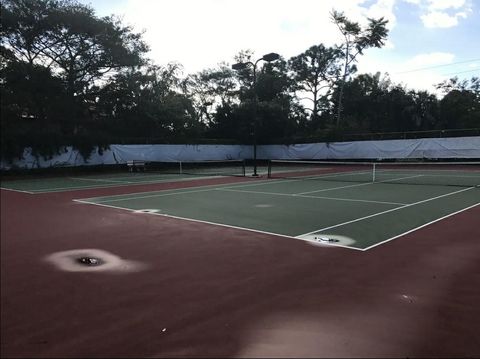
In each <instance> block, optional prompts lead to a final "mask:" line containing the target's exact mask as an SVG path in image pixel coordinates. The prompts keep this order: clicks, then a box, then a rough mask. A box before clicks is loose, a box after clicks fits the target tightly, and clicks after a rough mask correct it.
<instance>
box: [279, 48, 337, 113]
mask: <svg viewBox="0 0 480 359" xmlns="http://www.w3.org/2000/svg"><path fill="white" fill-rule="evenodd" d="M340 55H341V52H340V51H339V50H338V49H336V48H327V47H325V46H324V45H323V44H320V45H315V46H312V47H310V48H309V49H308V50H306V51H305V52H304V53H302V54H300V55H298V56H294V57H292V58H291V59H290V60H289V62H288V64H289V68H290V71H291V73H292V80H293V82H294V85H293V89H294V91H296V92H299V91H300V92H302V93H305V94H306V96H307V97H302V98H300V100H304V99H306V100H309V101H311V102H312V108H307V109H308V110H309V111H310V112H311V115H310V120H311V121H314V120H315V119H317V118H318V116H319V112H320V111H322V110H325V109H327V108H328V101H329V98H330V95H331V92H332V90H333V86H334V84H335V80H336V79H338V77H339V74H340V66H339V59H340ZM322 104H323V106H322Z"/></svg>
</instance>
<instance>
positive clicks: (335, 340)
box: [1, 161, 480, 357]
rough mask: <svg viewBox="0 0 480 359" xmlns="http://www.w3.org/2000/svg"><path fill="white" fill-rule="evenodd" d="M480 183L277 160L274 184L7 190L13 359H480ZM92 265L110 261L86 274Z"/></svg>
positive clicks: (83, 181) (88, 179)
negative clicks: (478, 355) (286, 357)
mask: <svg viewBox="0 0 480 359" xmlns="http://www.w3.org/2000/svg"><path fill="white" fill-rule="evenodd" d="M209 165H211V163H210V164H209ZM479 170H480V166H479V164H478V163H469V164H458V163H455V164H439V165H438V164H436V165H434V166H429V167H427V166H424V165H423V164H422V165H420V164H416V163H415V164H412V163H409V164H406V165H403V166H402V167H400V166H396V165H394V164H387V165H385V166H383V165H378V166H377V164H376V165H375V170H373V165H372V164H361V163H353V164H352V163H325V164H322V163H319V162H314V163H307V162H305V161H303V162H300V163H299V162H294V161H289V162H282V161H280V162H275V161H272V162H271V163H270V165H269V166H268V167H265V166H263V164H262V166H261V167H259V171H258V172H259V173H260V174H261V177H260V178H252V176H250V174H251V173H252V169H251V168H248V169H247V171H246V175H243V174H242V171H243V169H242V170H241V171H240V174H238V171H235V173H236V174H235V173H234V176H230V175H227V173H224V174H223V175H222V174H220V175H218V174H219V173H218V174H215V173H213V172H209V173H205V172H203V173H195V174H194V172H193V171H192V172H191V173H189V174H187V173H186V172H185V173H176V174H175V173H171V174H169V173H164V172H162V171H155V170H151V171H149V170H148V169H147V171H146V172H141V171H140V172H131V173H130V172H128V171H127V170H126V169H125V168H124V169H123V170H122V172H118V173H113V172H112V173H109V174H107V173H102V174H94V175H92V174H90V175H86V174H85V175H82V176H79V177H76V176H75V177H74V176H72V177H67V176H63V177H60V178H58V177H57V178H54V177H51V178H38V179H29V180H8V181H2V211H1V214H2V227H1V230H2V265H5V267H4V268H7V269H8V270H4V271H2V293H9V298H12V299H9V300H5V301H4V303H5V305H4V306H5V309H4V311H3V312H2V316H3V315H4V316H5V320H4V321H2V326H3V327H2V329H3V328H5V330H2V333H4V334H2V336H3V337H2V340H3V341H4V343H7V344H8V345H6V346H5V349H4V350H5V353H7V354H8V353H14V354H15V355H16V356H22V357H33V356H41V357H58V356H75V357H76V356H82V357H88V356H98V354H99V353H101V354H102V355H103V356H108V357H118V356H125V355H126V354H125V353H127V354H128V355H127V356H144V357H180V356H181V357H187V356H190V357H193V356H197V357H198V356H205V354H206V353H207V354H208V356H209V357H258V356H259V353H260V354H261V353H264V351H263V350H265V346H264V345H265V343H267V345H268V348H267V349H266V350H267V352H268V353H269V355H268V356H270V357H272V356H276V354H278V355H279V354H281V353H286V352H287V351H288V350H290V349H292V348H294V349H295V351H298V353H304V355H302V356H305V357H309V356H312V357H318V356H327V357H334V356H342V357H349V356H352V353H362V355H363V354H365V355H364V356H368V357H387V356H389V357H398V356H401V355H400V354H402V356H431V355H430V354H431V353H437V352H438V346H439V345H443V344H445V343H446V346H445V347H443V349H442V350H441V352H442V353H445V354H446V355H447V354H452V355H450V356H455V355H454V354H457V353H459V349H458V348H462V350H463V351H462V350H460V352H461V353H464V352H465V353H467V354H468V353H472V352H476V351H477V349H478V343H477V342H478V341H477V340H475V339H476V336H475V333H477V332H478V327H479V325H478V321H475V320H472V318H475V317H477V316H478V306H477V305H476V303H477V302H478V300H477V298H478V290H477V289H476V286H475V285H472V283H475V282H476V281H478V273H480V272H479V270H478V263H479V262H478V253H479V252H478V251H479V242H478V240H477V238H478V237H479V236H478V232H479V229H478V226H477V225H476V222H475V220H476V219H477V218H478V213H479V210H480V188H479V187H478V184H479V180H480V172H479ZM215 172H217V171H215ZM4 189H8V190H4ZM393 239H397V240H395V241H392V240H393ZM380 244H384V245H380ZM352 249H353V250H352ZM370 249H371V250H370ZM85 255H86V256H88V257H94V259H95V257H98V258H99V260H100V261H102V260H103V261H106V263H104V264H102V265H100V266H97V267H95V266H85V265H83V266H82V268H81V270H80V269H79V268H78V266H79V264H78V259H79V258H77V257H78V256H85ZM74 256H75V257H74ZM53 257H55V258H56V260H57V262H55V264H54V263H53V259H52V258H53ZM67 259H68V263H69V264H68V265H71V266H75V264H76V265H77V267H76V269H74V270H73V269H71V268H66V267H59V263H63V264H65V261H66V260H67ZM100 263H102V262H100ZM59 293H61V294H60V295H59ZM2 300H3V299H2ZM458 308H462V310H458ZM386 333H387V334H386ZM425 333H428V336H427V337H425ZM3 338H4V339H3ZM446 338H448V340H446ZM427 339H428V340H427ZM346 341H349V343H351V344H350V345H349V346H347V345H345V342H346ZM139 353H140V354H139ZM272 353H273V354H272Z"/></svg>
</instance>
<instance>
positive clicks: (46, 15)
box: [1, 0, 148, 97]
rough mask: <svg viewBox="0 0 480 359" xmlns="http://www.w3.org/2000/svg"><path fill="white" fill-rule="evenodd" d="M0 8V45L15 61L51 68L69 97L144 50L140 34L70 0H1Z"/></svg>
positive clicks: (136, 61)
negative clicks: (2, 24) (0, 21)
mask: <svg viewBox="0 0 480 359" xmlns="http://www.w3.org/2000/svg"><path fill="white" fill-rule="evenodd" d="M2 11H3V21H4V22H5V24H6V25H5V27H4V28H3V29H2V30H3V31H2V39H1V44H2V47H4V48H7V49H9V50H10V51H12V53H13V54H14V56H15V58H16V60H17V61H26V62H28V63H29V64H36V65H42V66H44V67H46V68H49V69H51V71H52V73H55V75H56V76H59V77H61V78H62V79H63V80H64V82H65V86H66V90H67V93H68V94H69V95H70V96H72V97H73V96H82V95H85V94H86V92H87V91H88V89H89V88H91V87H92V86H93V84H94V82H95V81H98V80H100V79H103V78H104V77H105V76H106V75H107V74H108V73H110V72H111V71H113V70H118V69H121V68H125V67H128V66H138V65H141V64H142V63H143V60H142V54H143V53H145V52H146V51H147V50H148V47H147V45H146V44H145V43H144V42H143V41H142V40H141V36H142V35H141V34H136V33H133V32H132V29H131V28H130V27H124V26H122V24H121V22H120V21H119V20H118V19H116V18H115V17H113V16H111V17H104V18H97V17H96V16H95V13H94V10H93V9H92V8H91V7H89V6H86V5H82V4H80V3H78V2H76V1H74V0H62V1H61V0H5V1H4V2H3V6H2Z"/></svg>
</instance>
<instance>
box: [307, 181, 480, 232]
mask: <svg viewBox="0 0 480 359" xmlns="http://www.w3.org/2000/svg"><path fill="white" fill-rule="evenodd" d="M474 188H475V187H468V188H464V189H461V190H458V191H454V192H449V193H446V194H442V195H440V196H436V197H432V198H427V199H424V200H422V201H418V202H414V203H410V204H406V205H404V206H401V207H397V208H393V209H389V210H386V211H383V212H378V213H374V214H371V215H369V216H365V217H360V218H357V219H353V220H351V221H347V222H343V223H339V224H335V225H333V226H329V227H325V228H321V229H317V230H315V231H312V232H308V233H304V234H301V235H299V236H298V237H301V236H307V235H310V234H313V233H318V232H323V231H326V230H328V229H332V228H337V227H341V226H344V225H347V224H350V223H355V222H359V221H363V220H364V219H368V218H373V217H376V216H380V215H382V214H386V213H390V212H394V211H398V210H400V209H404V208H407V207H411V206H415V205H417V204H421V203H426V202H430V201H433V200H436V199H439V198H442V197H448V196H451V195H453V194H457V193H461V192H465V191H469V190H471V189H474Z"/></svg>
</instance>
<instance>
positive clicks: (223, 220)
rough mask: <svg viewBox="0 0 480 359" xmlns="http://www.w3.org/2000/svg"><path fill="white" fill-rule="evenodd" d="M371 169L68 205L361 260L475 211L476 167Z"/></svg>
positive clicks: (346, 168)
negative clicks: (269, 238) (257, 236)
mask: <svg viewBox="0 0 480 359" xmlns="http://www.w3.org/2000/svg"><path fill="white" fill-rule="evenodd" d="M373 166H374V165H373V164H371V163H321V162H297V161H272V162H271V163H270V165H269V167H268V170H267V169H260V173H264V174H266V173H268V178H267V176H266V175H265V176H264V177H263V178H260V179H256V180H253V181H251V180H250V181H247V182H240V183H233V184H232V183H227V184H216V185H202V186H198V187H188V188H183V187H182V185H181V184H180V186H179V187H180V188H176V189H170V190H162V191H149V192H142V193H130V194H122V195H114V196H101V197H94V198H79V199H75V200H74V201H76V202H78V203H82V204H89V205H96V206H105V207H111V208H116V209H123V210H128V211H134V212H138V213H139V215H140V214H144V215H158V216H167V217H174V218H178V219H182V220H188V221H196V222H204V223H208V224H210V225H219V226H226V227H233V228H240V229H244V230H247V231H254V232H261V233H268V234H274V235H278V236H284V237H292V238H295V239H300V240H306V241H309V242H312V243H316V244H324V245H329V246H341V247H348V248H353V249H358V250H367V249H370V248H372V247H375V246H377V245H379V244H381V243H385V242H388V241H390V240H393V239H396V238H399V237H401V236H403V235H405V234H407V233H411V232H412V231H415V230H417V229H419V228H423V227H424V226H427V225H429V224H432V223H435V222H437V221H439V220H442V219H444V218H447V217H449V216H452V215H454V214H457V213H460V212H462V211H465V210H468V209H470V208H472V207H474V206H477V205H478V204H479V202H480V189H479V188H478V185H479V183H480V165H479V164H478V163H467V164H464V163H463V164H458V163H456V164H448V163H447V164H429V165H425V164H419V163H407V164H402V165H400V166H399V165H398V164H385V165H381V166H379V165H378V164H376V165H375V167H373ZM231 172H232V173H233V172H234V171H233V170H232V171H231ZM237 172H238V171H237ZM213 173H214V172H213V171H212V172H210V174H211V175H213ZM216 173H218V171H216ZM225 173H226V172H225ZM238 173H240V174H241V173H243V174H244V173H245V170H244V169H241V170H239V172H238ZM198 178H204V177H198V174H197V176H193V177H192V176H190V177H189V176H188V175H187V174H186V173H184V174H176V175H175V174H165V173H163V174H158V173H155V172H152V173H148V172H145V173H124V174H123V175H117V176H113V177H112V176H110V177H107V176H93V177H85V178H69V179H67V180H66V179H61V180H57V179H53V180H52V179H50V180H48V181H45V180H43V181H41V180H36V181H30V182H22V181H17V182H12V183H10V188H11V189H16V190H21V191H25V192H30V193H38V192H50V191H61V190H68V189H82V188H98V187H100V188H101V187H104V186H118V185H122V186H124V185H127V186H128V185H134V184H144V183H155V182H163V181H185V180H189V179H198ZM207 178H208V177H207Z"/></svg>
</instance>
